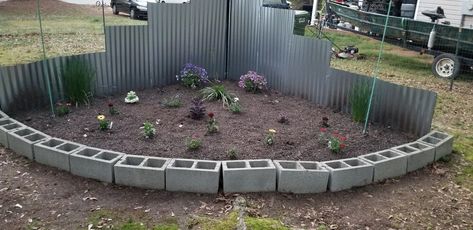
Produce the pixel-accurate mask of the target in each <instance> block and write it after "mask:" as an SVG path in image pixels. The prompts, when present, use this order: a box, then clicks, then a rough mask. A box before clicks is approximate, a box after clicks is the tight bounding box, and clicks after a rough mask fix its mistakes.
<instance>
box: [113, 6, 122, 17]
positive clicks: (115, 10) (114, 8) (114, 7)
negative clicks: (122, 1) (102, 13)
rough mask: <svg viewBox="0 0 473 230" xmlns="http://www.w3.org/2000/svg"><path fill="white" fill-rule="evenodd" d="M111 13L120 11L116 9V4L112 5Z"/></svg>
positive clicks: (116, 13)
mask: <svg viewBox="0 0 473 230" xmlns="http://www.w3.org/2000/svg"><path fill="white" fill-rule="evenodd" d="M112 13H113V14H115V15H118V14H119V13H120V12H119V11H118V9H117V5H113V6H112Z"/></svg>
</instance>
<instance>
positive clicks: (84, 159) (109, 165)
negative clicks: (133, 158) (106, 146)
mask: <svg viewBox="0 0 473 230" xmlns="http://www.w3.org/2000/svg"><path fill="white" fill-rule="evenodd" d="M124 155H125V154H124V153H119V152H113V151H109V150H103V149H98V148H92V147H84V148H83V149H81V150H79V151H77V152H74V153H72V154H71V155H70V157H69V161H70V165H71V173H72V174H74V175H78V176H82V177H87V178H92V179H96V180H99V181H103V182H107V183H113V182H114V173H113V166H114V165H115V163H117V161H118V160H120V159H121V158H122V157H123V156H124Z"/></svg>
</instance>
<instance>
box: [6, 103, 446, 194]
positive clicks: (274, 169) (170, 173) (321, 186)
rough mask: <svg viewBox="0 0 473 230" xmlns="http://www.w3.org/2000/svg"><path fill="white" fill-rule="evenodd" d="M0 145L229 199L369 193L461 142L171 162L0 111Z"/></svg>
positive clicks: (50, 161)
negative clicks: (339, 155)
mask: <svg viewBox="0 0 473 230" xmlns="http://www.w3.org/2000/svg"><path fill="white" fill-rule="evenodd" d="M0 144H1V145H3V146H5V147H7V148H11V149H12V150H13V151H14V152H16V153H17V154H20V155H23V156H25V157H27V158H30V159H34V160H35V161H37V162H38V163H41V164H45V165H48V166H52V167H56V168H59V169H62V170H66V171H70V172H71V173H72V174H74V175H78V176H82V177H86V178H92V179H96V180H99V181H104V182H108V183H116V184H121V185H127V186H135V187H140V188H150V189H166V190H168V191H180V192H196V193H218V191H219V189H220V185H221V184H222V185H223V186H222V187H223V192H225V193H233V192H239V193H240V192H274V191H279V192H290V193H318V192H325V191H327V190H328V191H340V190H345V189H350V188H352V187H358V186H363V185H366V184H370V183H372V182H377V181H381V180H384V179H388V178H394V177H399V176H402V175H404V174H406V173H407V172H411V171H414V170H417V169H420V168H422V167H425V166H426V165H428V164H430V163H432V162H434V161H435V160H438V159H440V158H442V157H443V156H446V155H448V154H450V153H451V152H452V146H453V137H452V136H451V135H449V134H446V133H442V132H438V131H433V132H431V133H429V134H427V135H425V136H423V137H421V138H420V139H419V140H418V141H415V142H412V143H408V144H404V145H401V146H397V147H393V148H391V149H387V150H384V151H379V152H375V153H370V154H366V155H362V156H359V157H357V158H348V159H340V160H333V161H325V162H310V161H284V160H275V161H272V160H269V159H262V160H236V161H207V160H192V159H168V158H159V157H148V156H139V155H128V154H124V153H119V152H114V151H109V150H104V149H98V148H93V147H88V146H84V145H81V144H78V143H74V142H71V141H66V140H62V139H59V138H53V137H50V136H48V135H46V134H44V133H41V132H39V131H37V130H34V129H32V128H29V127H27V126H25V125H24V124H22V123H20V122H18V121H16V120H14V119H12V118H9V117H8V116H6V115H5V114H4V113H1V111H0ZM221 178H222V179H223V181H222V183H221Z"/></svg>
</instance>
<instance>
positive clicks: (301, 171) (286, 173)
mask: <svg viewBox="0 0 473 230" xmlns="http://www.w3.org/2000/svg"><path fill="white" fill-rule="evenodd" d="M274 165H275V166H276V170H277V188H278V189H277V191H278V192H286V193H320V192H325V191H327V185H328V179H329V174H330V173H329V171H328V170H327V169H326V168H323V167H322V165H321V164H320V163H319V162H315V161H280V160H275V161H274Z"/></svg>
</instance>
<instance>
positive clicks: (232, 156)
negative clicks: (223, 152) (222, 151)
mask: <svg viewBox="0 0 473 230" xmlns="http://www.w3.org/2000/svg"><path fill="white" fill-rule="evenodd" d="M227 156H228V158H229V159H230V160H237V159H238V153H237V151H236V149H235V148H231V149H229V150H228V151H227Z"/></svg>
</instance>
